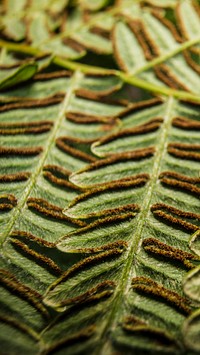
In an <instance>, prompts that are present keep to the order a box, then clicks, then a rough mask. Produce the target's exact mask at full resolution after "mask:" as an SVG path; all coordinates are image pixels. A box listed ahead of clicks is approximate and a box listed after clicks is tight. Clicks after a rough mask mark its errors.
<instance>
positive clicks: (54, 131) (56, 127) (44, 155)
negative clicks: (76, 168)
mask: <svg viewBox="0 0 200 355" xmlns="http://www.w3.org/2000/svg"><path fill="white" fill-rule="evenodd" d="M81 76H82V75H81V73H80V72H78V71H77V72H75V73H74V76H73V77H72V78H71V85H70V87H69V90H68V92H67V93H66V95H65V98H64V100H63V102H62V107H61V110H60V112H59V115H58V118H57V120H56V122H55V125H54V127H53V129H52V132H51V134H50V136H49V138H48V140H47V142H46V149H45V150H44V151H43V153H42V155H41V159H40V160H39V163H38V166H37V169H36V170H35V172H34V173H33V174H32V175H31V177H30V178H29V183H28V185H27V187H26V191H25V193H24V196H23V198H22V199H21V201H20V202H19V204H18V205H17V207H16V209H15V211H14V213H13V216H12V218H11V219H10V223H9V224H8V226H7V228H6V230H5V232H4V233H3V234H2V236H1V245H3V244H4V243H5V241H6V239H7V237H8V235H9V234H10V232H11V230H12V228H13V226H14V224H15V222H16V221H17V218H18V217H19V215H20V213H21V212H22V209H23V208H24V206H25V204H26V202H27V199H28V197H29V195H30V193H31V191H32V190H33V188H34V186H35V184H36V181H37V178H38V176H39V175H40V173H41V171H42V169H43V167H44V165H45V161H46V158H47V156H48V154H49V151H50V150H51V147H52V145H53V144H54V143H55V138H56V135H57V133H58V131H59V129H60V127H61V125H62V122H63V120H64V119H65V112H66V110H67V107H68V106H69V104H70V101H71V98H72V97H73V94H74V90H75V89H76V86H77V82H78V81H79V80H80V79H81Z"/></svg>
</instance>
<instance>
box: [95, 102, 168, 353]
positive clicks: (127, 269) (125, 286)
mask: <svg viewBox="0 0 200 355" xmlns="http://www.w3.org/2000/svg"><path fill="white" fill-rule="evenodd" d="M173 105H174V99H173V97H169V99H168V102H167V107H166V113H165V115H164V123H163V126H162V128H161V133H160V141H159V144H158V146H157V151H156V154H155V158H154V165H153V169H152V176H151V180H150V183H149V188H148V192H147V195H146V199H145V200H144V203H143V204H142V206H141V213H140V216H139V218H138V224H137V229H136V231H135V236H134V238H133V240H132V243H131V245H130V246H129V254H128V255H127V262H126V264H125V265H124V272H123V273H122V276H121V282H119V284H118V285H119V286H118V287H117V289H116V296H115V299H114V300H113V303H112V305H113V306H112V309H111V311H110V314H109V317H108V321H107V324H106V326H105V328H104V330H103V332H102V336H101V343H100V345H99V347H98V349H96V351H95V355H103V354H105V353H106V351H107V350H106V348H107V344H106V338H107V333H108V331H110V330H111V331H112V330H114V328H115V327H116V324H117V323H118V319H117V316H118V310H119V309H120V305H121V304H123V302H122V301H123V300H124V295H126V294H128V291H129V289H130V284H131V279H132V278H133V276H134V275H133V274H132V273H131V269H132V267H133V263H134V257H135V255H136V254H137V252H138V249H139V246H140V240H141V237H142V235H143V229H144V227H145V223H146V220H147V215H148V213H149V207H150V205H151V200H152V196H153V192H154V189H155V186H156V183H157V180H158V176H159V172H160V165H161V161H162V159H163V156H164V154H165V152H166V145H167V138H168V132H169V128H170V125H171V120H172V114H171V112H172V109H173Z"/></svg>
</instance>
